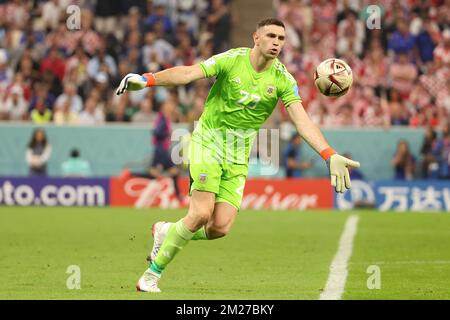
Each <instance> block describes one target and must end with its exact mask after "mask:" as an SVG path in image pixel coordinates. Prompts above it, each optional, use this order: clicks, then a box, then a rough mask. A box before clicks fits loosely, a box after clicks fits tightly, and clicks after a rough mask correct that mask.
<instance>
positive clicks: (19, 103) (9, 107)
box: [0, 86, 28, 121]
mask: <svg viewBox="0 0 450 320" xmlns="http://www.w3.org/2000/svg"><path fill="white" fill-rule="evenodd" d="M27 111H28V104H27V102H26V100H25V97H24V93H23V89H22V88H21V87H19V86H14V87H12V89H11V92H10V94H9V96H8V98H7V99H6V101H5V103H4V104H0V120H1V119H3V120H5V119H7V120H15V121H17V120H26V119H27Z"/></svg>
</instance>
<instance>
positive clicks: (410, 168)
mask: <svg viewBox="0 0 450 320" xmlns="http://www.w3.org/2000/svg"><path fill="white" fill-rule="evenodd" d="M415 162H416V160H415V158H414V156H413V155H412V154H411V152H410V150H409V144H408V142H407V141H406V140H400V141H399V142H398V144H397V150H396V151H395V154H394V158H393V159H392V161H391V165H392V166H393V167H394V179H395V180H412V179H413V178H414V170H415Z"/></svg>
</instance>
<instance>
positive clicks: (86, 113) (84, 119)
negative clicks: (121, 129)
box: [78, 97, 105, 125]
mask: <svg viewBox="0 0 450 320" xmlns="http://www.w3.org/2000/svg"><path fill="white" fill-rule="evenodd" d="M104 122H105V115H104V113H103V110H102V108H101V107H100V106H99V105H98V104H97V100H96V99H95V97H90V98H88V99H87V100H86V102H85V104H84V110H83V111H82V112H81V113H80V116H79V119H78V123H79V124H81V125H99V124H103V123H104Z"/></svg>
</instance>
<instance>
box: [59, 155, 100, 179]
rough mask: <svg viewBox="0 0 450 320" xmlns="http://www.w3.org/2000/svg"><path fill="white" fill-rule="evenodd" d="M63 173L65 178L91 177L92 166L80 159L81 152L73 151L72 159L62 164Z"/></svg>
mask: <svg viewBox="0 0 450 320" xmlns="http://www.w3.org/2000/svg"><path fill="white" fill-rule="evenodd" d="M61 172H62V175H63V176H64V177H78V178H79V177H89V176H91V174H92V173H91V165H90V164H89V162H88V161H86V160H84V159H82V158H80V151H79V150H78V149H72V150H71V151H70V157H69V159H67V160H66V161H64V162H63V163H62V164H61Z"/></svg>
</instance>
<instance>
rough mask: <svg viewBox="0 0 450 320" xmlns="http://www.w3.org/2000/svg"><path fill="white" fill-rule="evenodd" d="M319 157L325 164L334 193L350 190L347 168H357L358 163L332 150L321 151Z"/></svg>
mask: <svg viewBox="0 0 450 320" xmlns="http://www.w3.org/2000/svg"><path fill="white" fill-rule="evenodd" d="M320 155H321V156H322V158H323V159H324V160H325V161H326V162H327V166H328V170H329V171H330V176H331V185H332V186H333V187H334V189H335V190H336V192H341V193H344V192H345V191H346V190H347V189H350V187H351V182H350V173H349V172H348V167H352V168H359V167H360V164H359V162H357V161H353V160H350V159H347V158H345V157H343V156H341V155H338V154H337V153H336V151H334V150H333V149H332V148H326V149H324V150H322V152H321V153H320Z"/></svg>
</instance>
